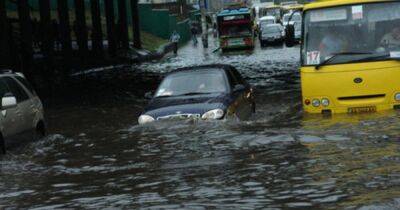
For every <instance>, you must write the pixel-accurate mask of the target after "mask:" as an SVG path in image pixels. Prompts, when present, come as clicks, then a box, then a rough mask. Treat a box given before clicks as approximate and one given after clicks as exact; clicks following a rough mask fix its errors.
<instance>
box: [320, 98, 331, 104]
mask: <svg viewBox="0 0 400 210" xmlns="http://www.w3.org/2000/svg"><path fill="white" fill-rule="evenodd" d="M321 104H322V106H329V99H327V98H323V99H322V100H321Z"/></svg>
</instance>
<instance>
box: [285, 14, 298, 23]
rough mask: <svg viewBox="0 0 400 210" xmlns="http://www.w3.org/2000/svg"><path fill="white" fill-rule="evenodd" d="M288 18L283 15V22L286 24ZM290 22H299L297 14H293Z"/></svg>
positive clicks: (288, 15) (288, 16)
mask: <svg viewBox="0 0 400 210" xmlns="http://www.w3.org/2000/svg"><path fill="white" fill-rule="evenodd" d="M289 18H290V14H285V15H284V16H283V22H288V21H289ZM290 21H294V22H301V15H300V14H298V13H295V14H293V16H292V19H291V20H290Z"/></svg>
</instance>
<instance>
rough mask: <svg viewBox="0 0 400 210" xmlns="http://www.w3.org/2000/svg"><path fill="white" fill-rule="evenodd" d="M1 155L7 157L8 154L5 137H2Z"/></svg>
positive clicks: (0, 141) (0, 139) (0, 140)
mask: <svg viewBox="0 0 400 210" xmlns="http://www.w3.org/2000/svg"><path fill="white" fill-rule="evenodd" d="M0 154H1V155H5V154H6V144H5V142H4V139H3V136H1V135H0Z"/></svg>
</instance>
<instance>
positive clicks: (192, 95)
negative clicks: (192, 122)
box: [139, 65, 255, 124]
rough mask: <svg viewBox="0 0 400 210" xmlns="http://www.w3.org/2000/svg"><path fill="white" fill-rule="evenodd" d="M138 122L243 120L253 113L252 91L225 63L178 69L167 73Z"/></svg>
mask: <svg viewBox="0 0 400 210" xmlns="http://www.w3.org/2000/svg"><path fill="white" fill-rule="evenodd" d="M147 97H149V98H151V101H150V102H149V104H148V106H147V107H146V108H145V111H144V113H143V114H142V115H141V116H140V117H139V124H146V123H150V122H153V121H160V120H173V119H203V120H221V119H225V118H229V117H233V118H237V119H241V120H243V119H247V118H249V117H250V116H251V115H252V114H253V113H254V112H255V103H254V98H253V90H252V88H251V86H250V85H249V84H248V83H247V82H246V81H245V80H244V79H243V78H242V76H241V75H240V74H239V72H238V71H237V70H236V69H235V68H234V67H232V66H229V65H209V66H199V67H189V68H183V69H178V70H176V71H174V72H172V73H170V74H168V75H167V76H166V77H165V79H164V80H163V81H162V82H161V85H160V86H159V87H158V89H157V91H156V92H155V94H154V96H153V95H152V94H147Z"/></svg>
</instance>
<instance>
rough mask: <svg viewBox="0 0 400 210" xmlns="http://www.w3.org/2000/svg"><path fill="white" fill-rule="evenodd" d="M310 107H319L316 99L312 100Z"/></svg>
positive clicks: (319, 103)
mask: <svg viewBox="0 0 400 210" xmlns="http://www.w3.org/2000/svg"><path fill="white" fill-rule="evenodd" d="M312 105H313V107H319V105H321V102H320V101H319V100H318V99H314V100H312Z"/></svg>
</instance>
